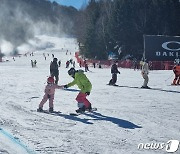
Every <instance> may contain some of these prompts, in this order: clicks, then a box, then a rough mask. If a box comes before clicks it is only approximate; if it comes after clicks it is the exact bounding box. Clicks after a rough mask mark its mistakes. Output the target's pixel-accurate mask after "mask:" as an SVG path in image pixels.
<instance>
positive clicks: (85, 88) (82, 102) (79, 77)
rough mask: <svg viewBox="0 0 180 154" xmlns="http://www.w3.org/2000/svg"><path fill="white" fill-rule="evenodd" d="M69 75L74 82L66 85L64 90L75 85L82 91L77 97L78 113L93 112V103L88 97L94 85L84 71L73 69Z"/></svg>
mask: <svg viewBox="0 0 180 154" xmlns="http://www.w3.org/2000/svg"><path fill="white" fill-rule="evenodd" d="M68 74H69V75H70V76H71V77H73V78H74V80H73V81H72V82H70V83H68V84H67V85H64V88H68V87H71V86H74V85H77V86H78V88H79V89H80V92H79V94H78V95H77V97H76V101H77V102H78V108H79V109H77V110H76V112H77V113H81V112H84V111H85V110H89V111H90V110H91V109H92V107H91V103H90V102H89V101H88V100H87V98H86V96H88V95H90V92H91V89H92V84H91V82H90V81H89V79H88V78H87V77H86V75H85V74H84V72H83V71H82V70H75V69H74V68H71V69H70V70H69V71H68Z"/></svg>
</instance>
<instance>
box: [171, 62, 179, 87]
mask: <svg viewBox="0 0 180 154" xmlns="http://www.w3.org/2000/svg"><path fill="white" fill-rule="evenodd" d="M173 72H174V74H175V78H174V80H173V83H172V85H180V65H179V64H178V65H175V66H174V67H173Z"/></svg>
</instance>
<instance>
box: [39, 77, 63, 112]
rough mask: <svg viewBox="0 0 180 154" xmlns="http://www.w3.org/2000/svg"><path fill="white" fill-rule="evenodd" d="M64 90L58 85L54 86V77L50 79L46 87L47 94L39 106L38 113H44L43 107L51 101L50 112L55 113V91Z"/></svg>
mask: <svg viewBox="0 0 180 154" xmlns="http://www.w3.org/2000/svg"><path fill="white" fill-rule="evenodd" d="M61 88H63V86H58V85H57V84H54V78H53V77H49V78H48V79H47V85H46V87H45V90H44V92H45V94H44V97H43V99H42V101H41V102H40V104H39V108H38V109H37V111H38V112H43V106H44V104H45V103H46V101H47V100H48V99H49V112H53V111H54V104H53V101H54V94H55V89H61Z"/></svg>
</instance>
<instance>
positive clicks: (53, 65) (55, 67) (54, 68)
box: [50, 58, 59, 84]
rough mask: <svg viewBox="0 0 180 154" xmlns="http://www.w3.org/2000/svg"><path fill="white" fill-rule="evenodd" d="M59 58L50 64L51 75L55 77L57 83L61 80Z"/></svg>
mask: <svg viewBox="0 0 180 154" xmlns="http://www.w3.org/2000/svg"><path fill="white" fill-rule="evenodd" d="M57 61H58V59H57V58H54V59H53V62H51V64H50V74H51V77H55V84H58V81H59V70H58V63H57Z"/></svg>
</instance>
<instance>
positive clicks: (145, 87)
mask: <svg viewBox="0 0 180 154" xmlns="http://www.w3.org/2000/svg"><path fill="white" fill-rule="evenodd" d="M141 88H143V89H151V88H150V87H148V86H142V87H141Z"/></svg>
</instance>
